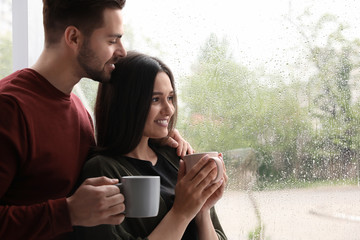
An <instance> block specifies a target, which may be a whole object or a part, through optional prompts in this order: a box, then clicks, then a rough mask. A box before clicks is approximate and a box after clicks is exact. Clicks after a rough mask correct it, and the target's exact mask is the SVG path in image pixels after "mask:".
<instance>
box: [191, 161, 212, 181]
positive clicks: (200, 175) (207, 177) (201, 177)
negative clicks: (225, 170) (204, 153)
mask: <svg viewBox="0 0 360 240" xmlns="http://www.w3.org/2000/svg"><path fill="white" fill-rule="evenodd" d="M206 160H208V161H207V162H206V164H205V166H204V167H202V168H201V169H199V171H197V172H196V175H195V176H194V177H193V179H192V181H193V183H194V184H195V186H198V187H200V188H205V187H206V186H207V185H208V184H210V182H211V181H213V180H214V179H215V178H216V175H217V168H216V164H215V162H214V161H212V160H210V161H209V159H208V158H207V159H206ZM194 167H195V166H194ZM194 167H193V169H194Z"/></svg>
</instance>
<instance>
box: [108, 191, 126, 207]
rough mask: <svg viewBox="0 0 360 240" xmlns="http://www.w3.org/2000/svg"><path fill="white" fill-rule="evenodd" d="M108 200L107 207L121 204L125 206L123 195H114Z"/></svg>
mask: <svg viewBox="0 0 360 240" xmlns="http://www.w3.org/2000/svg"><path fill="white" fill-rule="evenodd" d="M106 200H107V205H108V206H109V207H114V206H116V205H119V204H124V201H125V197H124V195H123V194H121V193H119V194H116V195H113V196H111V197H107V199H106Z"/></svg>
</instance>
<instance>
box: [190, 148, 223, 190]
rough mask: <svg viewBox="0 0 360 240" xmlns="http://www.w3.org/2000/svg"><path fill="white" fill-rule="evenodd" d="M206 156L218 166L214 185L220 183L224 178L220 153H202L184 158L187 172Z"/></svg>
mask: <svg viewBox="0 0 360 240" xmlns="http://www.w3.org/2000/svg"><path fill="white" fill-rule="evenodd" d="M205 155H208V156H209V158H210V159H212V160H213V161H214V162H215V163H216V166H217V175H216V178H215V180H214V181H213V182H212V183H216V182H219V181H220V180H221V178H222V176H223V164H222V161H221V159H220V158H219V153H218V152H202V153H194V154H189V155H186V156H184V157H183V160H184V162H185V166H186V172H187V171H189V170H190V169H191V168H192V167H193V166H194V165H195V164H196V163H197V162H198V161H199V160H200V159H201V158H202V157H204V156H205Z"/></svg>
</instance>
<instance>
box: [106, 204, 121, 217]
mask: <svg viewBox="0 0 360 240" xmlns="http://www.w3.org/2000/svg"><path fill="white" fill-rule="evenodd" d="M125 209H126V206H125V204H124V203H119V204H116V205H114V206H112V207H108V208H106V209H105V210H104V211H103V217H104V218H108V217H110V216H115V215H119V214H123V213H124V212H125Z"/></svg>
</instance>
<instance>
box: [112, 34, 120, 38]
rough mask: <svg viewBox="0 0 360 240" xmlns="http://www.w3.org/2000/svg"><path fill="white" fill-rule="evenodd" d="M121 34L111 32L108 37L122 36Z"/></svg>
mask: <svg viewBox="0 0 360 240" xmlns="http://www.w3.org/2000/svg"><path fill="white" fill-rule="evenodd" d="M122 36H123V35H121V34H111V35H109V37H116V38H122Z"/></svg>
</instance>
